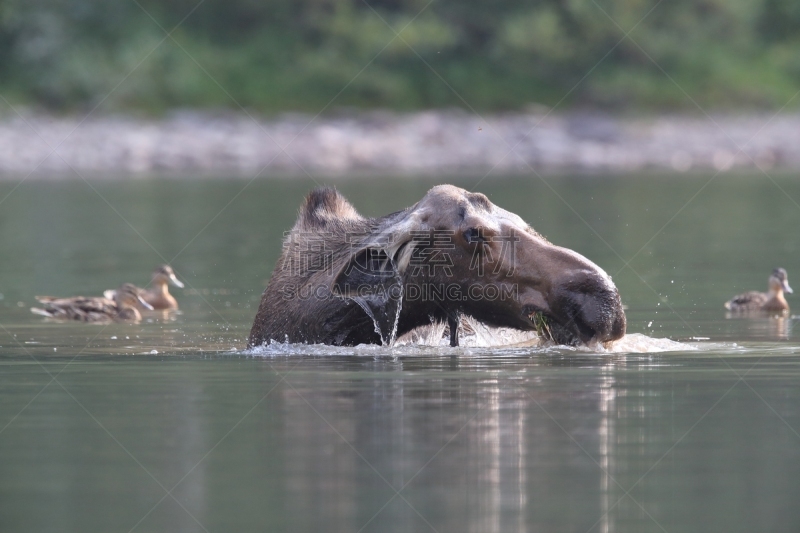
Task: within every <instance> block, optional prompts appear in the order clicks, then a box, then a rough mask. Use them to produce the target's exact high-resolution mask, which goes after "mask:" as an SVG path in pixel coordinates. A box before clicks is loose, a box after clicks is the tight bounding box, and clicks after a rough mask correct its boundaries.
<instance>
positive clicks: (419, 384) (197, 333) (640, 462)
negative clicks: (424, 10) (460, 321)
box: [0, 175, 800, 533]
mask: <svg viewBox="0 0 800 533" xmlns="http://www.w3.org/2000/svg"><path fill="white" fill-rule="evenodd" d="M711 178H712V176H711V175H708V176H702V175H701V176H683V175H682V176H678V175H675V176H627V177H569V176H563V177H553V178H548V179H547V180H546V182H545V181H543V180H540V179H539V178H538V177H535V176H531V177H518V178H505V179H498V178H490V179H486V180H484V181H482V182H481V183H480V184H479V185H478V186H477V190H480V191H481V192H484V193H486V194H487V195H489V197H490V198H491V199H492V200H493V201H494V202H495V203H496V204H498V205H500V206H502V207H505V208H506V209H509V210H510V211H513V212H516V213H518V214H519V215H520V216H522V217H523V218H524V219H526V220H527V221H528V222H530V223H531V224H532V225H533V226H534V227H535V228H536V229H537V230H539V231H540V232H542V233H543V234H544V235H546V236H547V237H548V238H549V239H550V240H551V241H553V242H554V243H556V244H559V245H563V246H567V247H569V248H572V249H574V250H577V251H579V252H580V253H582V254H583V255H585V256H587V257H589V258H590V259H592V260H593V261H594V262H596V263H597V264H599V265H600V266H602V267H603V268H604V269H605V270H606V271H607V272H608V273H609V274H610V275H611V276H612V277H613V278H614V281H615V283H616V284H617V286H618V287H619V289H620V293H621V294H622V299H623V302H624V303H625V305H626V306H627V308H628V311H627V313H628V324H629V326H628V330H629V332H630V333H637V334H640V336H638V337H636V336H633V337H630V339H633V340H635V342H631V343H630V344H628V345H627V347H626V348H625V349H623V350H617V351H602V352H597V351H592V350H588V349H568V348H564V347H547V348H534V347H519V346H518V347H513V348H480V347H464V348H457V349H451V348H448V347H415V346H402V347H398V348H394V349H389V348H383V347H367V346H362V347H357V348H348V349H344V348H335V349H334V348H328V347H323V346H297V345H295V346H286V345H276V346H272V347H268V348H263V349H259V350H254V351H250V352H243V351H242V350H243V348H244V344H245V341H246V336H247V333H248V331H249V328H250V325H251V322H252V318H253V315H254V314H255V310H256V307H257V306H258V301H259V298H260V294H261V291H262V290H263V288H264V286H265V285H266V282H267V280H268V278H269V275H270V272H271V269H272V266H273V264H274V262H275V260H276V258H277V254H278V253H279V251H280V240H281V237H282V234H283V232H284V231H285V230H286V229H288V228H289V227H291V225H292V223H293V221H294V217H295V213H296V210H297V208H298V206H299V204H300V202H301V200H302V197H303V195H304V194H305V193H306V192H307V191H308V190H309V189H310V188H311V187H312V186H313V185H314V183H313V182H312V181H311V180H288V179H277V178H276V179H273V180H258V181H255V182H253V183H250V184H248V183H247V181H241V180H221V179H219V180H216V179H191V180H189V179H186V180H181V179H132V180H127V181H124V180H123V181H111V180H107V181H103V180H99V181H92V182H90V183H85V182H83V181H56V180H54V181H32V180H31V181H28V182H25V183H22V184H19V183H15V182H0V199H3V198H5V200H4V201H3V202H2V203H0V254H1V255H2V257H3V261H2V264H0V293H1V294H2V296H0V531H4V532H5V531H48V530H51V531H81V532H88V531H128V532H132V531H293V532H294V531H352V532H360V531H363V532H367V531H380V532H387V531H388V532H393V531H433V532H439V533H444V532H446V531H453V532H464V531H475V532H486V531H490V532H494V531H496V532H510V531H514V532H517V531H519V532H525V531H548V532H557V531H579V532H589V531H632V532H643V531H703V532H705V531H798V529H800V512H798V511H797V503H796V502H797V500H798V498H800V433H798V430H800V342H798V335H800V333H797V332H793V330H792V326H793V324H795V323H796V319H795V317H793V316H791V315H790V316H788V317H784V318H781V319H775V318H768V317H760V318H750V319H743V318H726V316H725V312H724V309H723V308H722V303H723V302H724V301H725V300H726V299H727V298H729V297H730V296H732V295H734V294H736V293H738V292H742V291H744V290H750V289H758V290H765V289H766V281H767V277H768V276H769V273H770V271H771V269H772V268H773V267H776V266H783V267H785V268H786V269H787V270H788V272H789V280H790V282H791V281H792V279H793V278H792V276H793V275H800V274H798V273H800V268H797V257H798V250H800V233H798V231H797V228H798V227H800V205H799V204H798V202H800V181H798V180H796V179H792V178H790V177H782V178H775V181H770V180H768V179H767V178H765V177H763V176H738V175H736V176H731V175H720V176H717V177H715V178H714V179H711ZM319 181H320V182H323V180H322V179H320V180H319ZM441 181H449V182H453V183H455V184H457V185H461V186H464V187H466V188H474V186H475V184H476V182H477V181H478V180H477V179H472V180H465V179H461V180H453V179H448V180H423V179H407V178H404V179H391V178H381V179H370V180H367V179H364V180H353V181H346V182H340V183H337V186H338V187H339V189H340V190H341V191H342V192H343V193H344V194H345V195H346V196H348V198H350V199H351V201H352V202H353V203H354V204H355V206H356V207H357V208H358V209H359V210H360V211H361V212H362V213H364V214H368V215H380V214H386V213H389V212H391V211H395V210H397V209H400V208H403V207H405V206H408V205H411V204H412V203H414V202H415V201H416V200H418V199H419V198H420V197H421V196H422V195H423V194H424V193H425V191H426V190H427V189H428V188H429V187H430V186H432V185H433V184H435V183H437V182H441ZM164 262H169V263H171V264H172V265H173V266H174V267H175V270H176V272H177V274H178V276H179V277H180V278H181V279H182V281H184V282H185V283H186V287H185V288H184V289H179V290H177V291H173V293H174V294H175V295H176V297H177V298H178V300H179V302H180V304H181V312H180V313H179V314H172V315H170V316H158V315H151V316H148V317H147V318H146V320H145V321H143V322H142V323H141V324H138V325H124V324H111V325H81V324H72V323H70V324H61V323H53V322H48V321H46V320H44V319H42V318H41V317H38V316H35V315H33V314H31V313H30V312H29V308H30V307H31V306H32V305H34V304H35V300H34V295H37V294H51V295H58V296H68V295H75V294H99V293H101V292H102V290H104V289H107V288H113V287H116V286H118V285H119V284H120V282H122V281H130V282H134V283H137V284H146V283H147V282H148V280H149V275H150V271H151V270H152V269H153V267H155V266H156V265H158V264H160V263H164ZM789 302H790V303H794V302H795V300H793V299H792V296H791V295H790V296H789ZM795 307H797V309H800V303H798V304H796V305H795ZM799 331H800V330H799ZM653 339H671V340H672V341H678V342H679V343H680V344H670V343H669V342H668V341H656V340H653ZM665 343H666V344H665ZM658 346H661V347H668V348H670V349H671V351H663V352H655V351H651V352H647V353H636V350H639V348H642V347H644V348H653V347H658ZM629 350H630V351H629Z"/></svg>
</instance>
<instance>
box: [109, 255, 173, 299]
mask: <svg viewBox="0 0 800 533" xmlns="http://www.w3.org/2000/svg"><path fill="white" fill-rule="evenodd" d="M170 283H172V284H173V285H175V286H176V287H178V288H180V289H182V288H183V283H181V282H180V281H179V280H178V278H177V277H175V272H174V271H173V270H172V267H171V266H169V265H161V266H160V267H158V268H156V269H155V270H154V271H153V278H152V280H151V281H150V286H149V287H148V288H146V289H142V288H139V287H137V290H138V291H139V296H141V297H142V299H143V300H144V301H145V302H147V303H148V304H150V306H151V309H177V308H178V302H177V300H175V297H174V296H172V295H171V294H170V293H169V284H170ZM115 292H116V291H113V290H109V291H105V292H104V293H103V295H104V296H105V297H106V298H108V299H109V300H113V299H114V293H115ZM144 309H146V308H144V307H142V306H141V304H140V305H139V310H144Z"/></svg>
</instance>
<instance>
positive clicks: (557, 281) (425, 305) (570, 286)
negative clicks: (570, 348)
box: [248, 185, 625, 346]
mask: <svg viewBox="0 0 800 533" xmlns="http://www.w3.org/2000/svg"><path fill="white" fill-rule="evenodd" d="M462 314H463V315H470V316H472V317H474V318H475V319H477V320H480V321H481V322H484V323H486V324H488V325H492V326H505V327H512V328H517V329H521V330H532V329H535V328H536V327H537V324H536V321H537V320H544V321H545V322H546V323H547V326H548V329H549V331H550V333H551V335H552V336H553V338H554V339H555V340H556V341H558V342H561V343H571V344H574V343H577V342H592V341H599V342H605V341H610V340H615V339H619V338H621V337H622V336H623V335H624V334H625V313H624V312H623V310H622V303H621V301H620V297H619V293H618V291H617V288H616V287H615V286H614V284H613V283H612V281H611V278H610V277H609V276H608V275H607V274H606V273H605V272H604V271H603V270H602V269H601V268H600V267H598V266H597V265H595V264H594V263H592V262H591V261H589V260H588V259H586V258H585V257H583V256H582V255H580V254H578V253H576V252H573V251H572V250H568V249H566V248H561V247H559V246H555V245H553V244H551V243H550V242H548V241H547V240H546V239H545V238H544V237H542V236H541V235H539V234H538V233H536V231H534V230H533V229H532V228H531V227H530V226H528V225H527V224H526V223H525V222H524V221H523V220H522V219H521V218H520V217H519V216H517V215H515V214H514V213H510V212H508V211H506V210H504V209H501V208H499V207H497V206H496V205H494V204H492V202H490V201H489V199H488V198H487V197H486V196H485V195H483V194H480V193H472V192H469V191H466V190H464V189H460V188H458V187H454V186H452V185H439V186H437V187H434V188H433V189H431V190H430V191H428V193H427V194H426V195H425V196H424V197H423V198H422V199H421V200H420V201H419V202H417V203H416V204H415V205H413V206H412V207H409V208H408V209H405V210H403V211H399V212H397V213H392V214H390V215H386V216H384V217H380V218H365V217H362V216H361V215H359V214H358V212H357V211H356V210H355V209H354V208H353V206H352V205H350V203H349V202H348V201H347V200H346V199H345V198H344V197H343V196H342V195H340V194H339V193H338V192H337V191H336V190H334V189H331V188H319V189H315V190H313V191H312V192H311V193H310V194H309V195H308V197H307V198H306V200H305V203H304V204H303V206H302V207H301V208H300V213H299V216H298V219H297V222H296V223H295V225H294V227H293V228H292V230H291V231H290V232H289V233H288V234H287V237H286V239H285V240H284V243H283V252H282V253H281V256H280V258H279V259H278V262H277V265H276V267H275V270H274V272H273V273H272V278H271V279H270V281H269V283H268V285H267V288H266V290H265V291H264V294H263V296H262V298H261V304H260V306H259V308H258V312H257V313H256V317H255V320H254V321H253V327H252V329H251V331H250V338H249V340H248V345H249V346H256V345H260V344H263V343H265V342H268V341H270V340H276V341H281V342H283V341H289V342H308V343H324V344H335V345H356V344H365V343H367V344H369V343H372V344H377V343H384V344H391V343H392V342H393V341H394V339H395V338H396V337H397V336H399V335H402V334H403V333H405V332H407V331H410V330H412V329H414V328H416V327H419V326H422V325H428V324H430V323H431V322H432V321H439V322H444V321H446V322H448V323H449V324H450V331H451V337H450V343H451V345H453V346H455V345H457V344H458V337H457V332H458V327H457V326H458V323H459V322H458V321H459V317H460V316H461V315H462Z"/></svg>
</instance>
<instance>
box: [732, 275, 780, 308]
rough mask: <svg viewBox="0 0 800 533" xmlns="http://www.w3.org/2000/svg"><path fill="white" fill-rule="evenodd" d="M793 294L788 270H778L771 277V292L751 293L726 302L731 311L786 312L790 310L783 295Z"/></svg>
mask: <svg viewBox="0 0 800 533" xmlns="http://www.w3.org/2000/svg"><path fill="white" fill-rule="evenodd" d="M784 292H788V293H792V292H793V291H792V288H791V287H790V286H789V278H788V276H787V274H786V270H784V269H782V268H776V269H775V270H773V271H772V275H770V277H769V292H758V291H750V292H745V293H744V294H739V295H738V296H734V297H733V298H731V299H730V300H728V301H727V302H725V309H728V310H729V311H743V312H746V311H770V312H775V311H777V312H784V311H788V310H789V304H788V303H787V302H786V298H784V296H783V293H784Z"/></svg>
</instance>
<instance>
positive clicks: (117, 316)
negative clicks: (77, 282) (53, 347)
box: [31, 283, 153, 322]
mask: <svg viewBox="0 0 800 533" xmlns="http://www.w3.org/2000/svg"><path fill="white" fill-rule="evenodd" d="M36 299H37V300H39V302H41V303H43V304H44V309H41V308H39V307H31V312H32V313H35V314H37V315H42V316H46V317H48V318H56V319H60V320H78V321H80V322H139V321H140V320H141V319H142V315H141V314H140V313H139V310H138V309H137V306H138V305H141V306H143V307H144V308H145V309H153V307H152V306H151V305H150V304H148V303H147V302H145V301H144V300H142V298H141V297H140V296H139V293H138V289H137V288H136V286H135V285H131V284H130V283H126V284H124V285H122V286H121V287H120V288H119V289H117V290H116V291H114V299H113V300H110V299H108V298H103V297H100V296H95V297H86V296H75V297H72V298H54V297H52V296H37V297H36Z"/></svg>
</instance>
